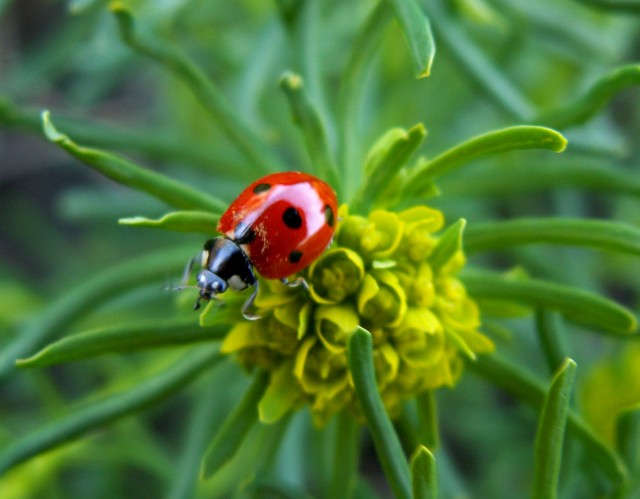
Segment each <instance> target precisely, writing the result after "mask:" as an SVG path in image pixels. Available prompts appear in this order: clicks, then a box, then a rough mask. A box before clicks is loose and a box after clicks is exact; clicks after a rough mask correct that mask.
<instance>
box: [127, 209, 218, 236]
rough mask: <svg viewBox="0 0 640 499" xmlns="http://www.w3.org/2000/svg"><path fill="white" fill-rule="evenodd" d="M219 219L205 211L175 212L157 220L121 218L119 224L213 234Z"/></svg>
mask: <svg viewBox="0 0 640 499" xmlns="http://www.w3.org/2000/svg"><path fill="white" fill-rule="evenodd" d="M218 213H221V212H218ZM219 218H220V216H219V215H217V214H212V213H209V212H205V211H173V212H171V213H167V214H166V215H164V216H163V217H161V218H159V219H156V220H153V219H150V218H145V217H131V218H121V219H120V220H118V223H119V224H121V225H130V226H132V227H147V228H150V229H163V230H174V231H178V232H202V233H204V234H213V233H215V232H216V230H217V229H216V227H217V226H218V220H219Z"/></svg>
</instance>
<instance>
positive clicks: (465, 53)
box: [424, 0, 534, 120]
mask: <svg viewBox="0 0 640 499" xmlns="http://www.w3.org/2000/svg"><path fill="white" fill-rule="evenodd" d="M424 5H425V9H426V11H427V13H428V14H429V17H430V18H431V20H432V21H433V27H434V30H435V31H436V34H437V35H438V43H439V44H441V45H442V46H443V47H445V48H447V49H448V54H449V55H450V56H451V58H452V59H453V60H454V61H456V62H457V63H458V64H459V65H460V67H461V68H462V70H463V73H464V74H463V75H461V78H465V79H468V80H470V81H471V82H472V83H474V84H475V85H476V86H477V87H479V88H480V89H481V90H482V91H484V92H485V93H486V94H487V95H488V96H489V97H491V98H492V99H493V100H494V102H495V103H496V104H497V105H498V106H500V107H501V108H502V109H503V110H504V111H505V112H506V113H508V114H509V115H510V116H511V117H513V118H516V119H518V120H526V119H530V118H531V117H532V116H533V114H534V106H533V104H532V103H531V102H529V101H528V99H527V98H526V97H525V95H524V94H523V93H522V92H521V91H520V90H519V89H518V88H517V87H516V85H515V84H514V83H513V82H512V81H511V80H510V79H509V76H508V75H507V74H506V73H505V72H504V71H503V70H502V69H501V68H499V67H497V66H496V65H495V63H494V61H493V60H491V59H490V58H489V57H488V56H487V54H486V53H485V52H483V51H482V50H481V49H480V48H479V46H478V44H477V43H476V42H475V41H473V40H471V39H470V37H469V36H468V35H467V33H466V32H464V31H463V29H462V28H461V23H460V22H458V21H457V20H456V19H454V18H452V16H451V14H449V12H448V9H447V7H448V6H445V5H443V4H442V2H440V1H439V0H426V1H425V3H424Z"/></svg>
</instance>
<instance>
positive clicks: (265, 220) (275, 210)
mask: <svg viewBox="0 0 640 499" xmlns="http://www.w3.org/2000/svg"><path fill="white" fill-rule="evenodd" d="M337 210H338V206H337V200H336V194H335V192H334V191H333V189H332V188H331V187H330V186H329V185H328V184H327V183H325V182H323V181H322V180H320V179H319V178H316V177H314V176H313V175H309V174H306V173H300V172H284V173H274V174H271V175H267V176H266V177H262V178H261V179H259V180H256V181H255V182H254V183H253V184H251V185H250V186H249V187H247V188H246V189H245V190H244V191H242V192H241V193H240V195H239V196H238V198H237V199H236V200H235V201H234V202H233V203H231V205H230V206H229V208H227V211H225V212H224V213H223V215H222V217H220V221H219V222H218V231H219V232H220V233H222V234H223V236H222V237H216V238H215V239H210V240H209V241H207V242H206V243H205V245H204V250H203V252H202V270H200V272H199V273H198V275H197V277H196V281H197V287H198V289H199V290H200V296H199V297H198V300H197V301H196V305H195V309H196V310H197V309H198V308H199V307H200V300H207V301H208V300H211V299H212V298H214V297H215V296H216V295H217V294H220V293H223V292H225V291H226V290H227V289H232V290H234V291H240V290H243V289H246V288H248V287H249V286H254V287H255V290H254V292H253V294H252V295H251V296H250V297H249V298H248V299H247V301H246V302H245V304H244V305H243V307H242V313H243V315H244V316H245V317H246V318H247V319H257V318H258V317H257V316H255V315H252V314H250V313H248V312H247V311H248V309H249V308H250V307H251V305H252V304H253V301H254V299H255V297H256V295H257V293H258V280H257V278H256V276H255V274H254V271H253V269H254V268H255V269H256V270H257V271H258V272H259V273H260V275H262V276H263V277H265V278H267V279H281V280H282V281H283V282H284V283H285V284H288V285H291V286H296V285H298V284H301V283H302V282H303V281H301V280H296V281H293V282H289V281H287V280H286V277H288V276H290V275H292V274H295V273H296V272H299V271H301V270H302V269H304V268H306V267H307V266H309V265H310V264H311V262H313V261H314V260H315V259H316V258H318V256H320V254H321V253H322V252H323V251H324V250H325V249H326V248H327V246H329V244H330V243H331V238H332V237H333V233H334V231H335V223H336V213H337Z"/></svg>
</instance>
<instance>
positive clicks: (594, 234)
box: [464, 217, 640, 255]
mask: <svg viewBox="0 0 640 499" xmlns="http://www.w3.org/2000/svg"><path fill="white" fill-rule="evenodd" d="M537 243H550V244H564V245H569V246H587V247H592V248H599V249H603V250H607V251H619V252H623V253H631V254H633V255H640V229H637V228H635V227H633V226H632V225H629V224H626V223H624V222H616V221H612V220H585V219H580V218H555V217H554V218H551V217H549V218H518V219H515V220H506V221H501V222H489V223H483V224H476V225H473V226H471V227H469V229H468V230H467V231H466V232H465V236H464V248H465V250H466V251H467V252H469V253H472V252H475V251H484V250H489V249H500V248H506V247H509V246H518V245H522V244H537Z"/></svg>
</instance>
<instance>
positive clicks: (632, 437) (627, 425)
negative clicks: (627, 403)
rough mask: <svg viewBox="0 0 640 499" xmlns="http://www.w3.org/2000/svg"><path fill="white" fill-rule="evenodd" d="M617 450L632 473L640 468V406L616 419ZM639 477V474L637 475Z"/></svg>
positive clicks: (631, 408) (622, 413)
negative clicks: (639, 450)
mask: <svg viewBox="0 0 640 499" xmlns="http://www.w3.org/2000/svg"><path fill="white" fill-rule="evenodd" d="M615 435H616V450H617V451H618V452H619V453H620V455H621V456H622V459H624V461H625V463H626V464H627V466H628V467H629V469H630V470H631V472H632V473H637V471H638V468H639V467H640V452H638V449H640V404H635V405H632V406H631V407H627V408H625V409H623V410H622V411H620V413H619V414H618V417H617V418H616V431H615ZM636 476H637V474H636Z"/></svg>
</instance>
